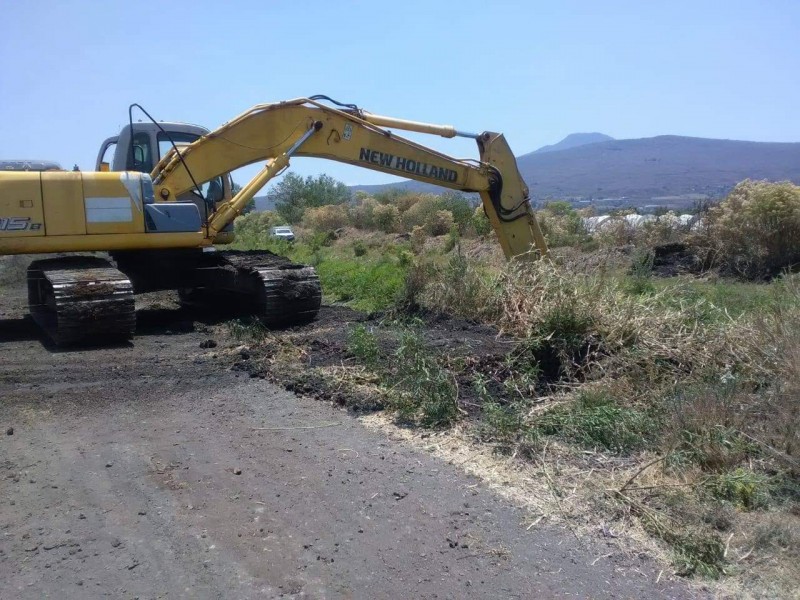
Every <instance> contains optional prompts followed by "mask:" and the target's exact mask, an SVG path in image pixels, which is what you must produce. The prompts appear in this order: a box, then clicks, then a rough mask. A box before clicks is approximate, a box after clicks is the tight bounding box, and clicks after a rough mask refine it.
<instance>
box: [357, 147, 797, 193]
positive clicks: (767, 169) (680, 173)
mask: <svg viewBox="0 0 800 600" xmlns="http://www.w3.org/2000/svg"><path fill="white" fill-rule="evenodd" d="M579 135H580V136H583V135H595V134H579ZM599 135H602V134H599ZM570 137H571V136H568V137H567V138H565V140H562V142H559V144H555V145H554V146H559V145H561V144H563V143H564V142H566V141H567V140H569V138H570ZM578 139H579V140H580V139H581V138H580V137H579V138H578ZM583 139H586V138H583ZM590 139H591V138H590ZM547 148H548V147H547V146H545V148H540V149H539V150H537V151H535V152H530V153H528V154H523V155H522V156H519V157H517V164H518V165H519V170H520V173H521V174H522V177H523V179H525V181H526V183H527V184H528V186H529V187H530V189H531V197H532V199H533V200H534V201H540V202H541V201H544V200H548V199H568V200H573V201H574V202H576V203H586V202H588V201H591V202H592V203H593V204H595V205H597V206H599V207H603V206H608V207H614V206H647V205H649V204H653V205H655V204H657V205H662V206H668V207H671V208H678V209H681V208H686V207H689V206H691V205H692V203H693V202H694V201H695V200H697V199H699V198H703V197H711V198H718V197H721V196H723V195H725V194H726V193H727V192H728V191H729V190H730V189H731V188H732V187H733V186H734V185H736V183H738V182H739V181H741V180H743V179H747V178H750V179H769V180H773V181H781V180H790V181H794V182H795V183H800V143H773V142H745V141H737V140H717V139H706V138H693V137H681V136H675V135H664V136H658V137H652V138H641V139H632V140H606V141H598V142H590V143H586V144H582V145H579V146H573V147H570V148H565V149H561V150H558V151H553V150H554V147H552V146H551V147H549V148H550V149H549V150H548V149H547ZM390 187H399V188H402V189H407V190H413V191H420V192H422V191H424V192H435V193H439V192H441V191H443V189H442V188H440V187H436V186H433V185H431V184H425V183H420V182H416V181H405V182H402V183H399V184H388V185H382V186H356V187H354V188H353V189H354V190H364V191H366V192H368V193H376V192H380V191H381V190H385V189H387V188H390Z"/></svg>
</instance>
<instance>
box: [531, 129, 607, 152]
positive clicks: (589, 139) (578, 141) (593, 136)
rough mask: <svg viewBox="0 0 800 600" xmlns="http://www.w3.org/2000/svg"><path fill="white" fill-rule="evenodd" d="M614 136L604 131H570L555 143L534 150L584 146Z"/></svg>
mask: <svg viewBox="0 0 800 600" xmlns="http://www.w3.org/2000/svg"><path fill="white" fill-rule="evenodd" d="M613 140H614V138H612V137H611V136H610V135H606V134H605V133H570V134H569V135H568V136H567V137H565V138H564V139H563V140H561V141H560V142H558V143H557V144H550V145H549V146H542V147H541V148H539V149H538V150H534V153H536V152H556V151H558V150H569V149H570V148H577V147H578V146H585V145H586V144H596V143H597V142H611V141H613Z"/></svg>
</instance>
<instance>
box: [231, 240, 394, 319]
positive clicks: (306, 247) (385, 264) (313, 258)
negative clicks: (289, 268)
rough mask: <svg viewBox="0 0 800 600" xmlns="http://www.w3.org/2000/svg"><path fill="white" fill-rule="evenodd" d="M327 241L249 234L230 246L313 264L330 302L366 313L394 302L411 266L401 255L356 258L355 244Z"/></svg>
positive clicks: (367, 254)
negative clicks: (341, 245) (336, 244)
mask: <svg viewBox="0 0 800 600" xmlns="http://www.w3.org/2000/svg"><path fill="white" fill-rule="evenodd" d="M237 235H238V234H237ZM328 244H330V240H329V239H323V238H322V237H321V236H314V237H313V238H311V239H309V240H308V242H307V243H306V242H295V243H293V244H290V243H288V242H286V241H284V240H276V239H273V238H269V237H266V236H263V235H254V234H249V233H246V234H245V235H242V236H238V237H237V240H236V243H234V244H233V245H232V246H231V248H234V249H237V250H269V251H270V252H274V253H275V254H280V255H281V256H286V257H288V258H290V259H291V260H293V261H295V262H299V263H304V264H310V265H313V266H314V267H315V268H316V270H317V274H318V275H319V279H320V283H321V284H322V293H323V294H324V295H325V297H326V299H327V300H328V301H330V302H345V303H347V304H348V305H349V306H352V307H353V308H355V309H356V310H362V311H364V312H377V311H382V310H386V309H388V308H390V307H391V306H393V305H394V304H395V301H396V298H397V296H398V294H399V293H400V292H401V290H402V289H403V285H404V282H405V277H406V272H407V270H408V266H409V265H408V263H407V261H404V259H403V256H402V255H400V254H398V253H388V252H387V253H384V254H382V255H378V253H371V252H370V253H367V252H365V255H362V256H359V257H357V258H356V257H354V251H353V247H352V246H351V247H350V248H334V247H331V246H330V245H328ZM365 250H366V248H365Z"/></svg>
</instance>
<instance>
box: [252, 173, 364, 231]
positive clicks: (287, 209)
mask: <svg viewBox="0 0 800 600" xmlns="http://www.w3.org/2000/svg"><path fill="white" fill-rule="evenodd" d="M351 196H352V194H351V193H350V190H349V189H348V187H347V186H346V185H345V184H343V183H342V182H341V181H336V180H335V179H334V178H333V177H330V176H329V175H324V174H323V175H319V176H317V177H314V176H311V175H309V176H308V177H306V178H305V179H303V178H302V177H301V176H300V175H295V174H294V173H289V174H288V175H286V177H284V178H283V179H282V180H281V181H280V182H279V183H277V184H276V185H275V186H274V187H273V188H272V189H271V190H270V191H269V193H268V194H267V198H269V199H271V200H273V201H274V202H275V210H276V211H277V213H278V214H279V215H280V216H281V217H282V218H283V220H284V221H286V222H287V223H299V222H300V220H301V219H302V218H303V213H304V212H305V210H306V209H307V208H313V207H319V206H326V205H328V204H344V203H345V202H349V201H350V199H351Z"/></svg>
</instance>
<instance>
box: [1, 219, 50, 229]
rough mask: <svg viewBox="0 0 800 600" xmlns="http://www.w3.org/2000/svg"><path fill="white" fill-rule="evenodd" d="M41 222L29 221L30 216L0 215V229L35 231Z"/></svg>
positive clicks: (40, 226)
mask: <svg viewBox="0 0 800 600" xmlns="http://www.w3.org/2000/svg"><path fill="white" fill-rule="evenodd" d="M41 228H42V224H41V223H31V219H30V217H0V231H36V230H38V229H41Z"/></svg>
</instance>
